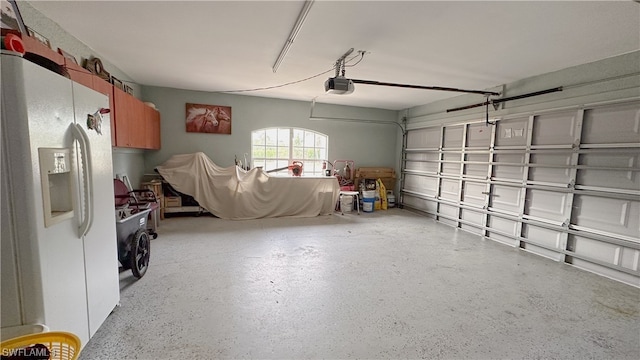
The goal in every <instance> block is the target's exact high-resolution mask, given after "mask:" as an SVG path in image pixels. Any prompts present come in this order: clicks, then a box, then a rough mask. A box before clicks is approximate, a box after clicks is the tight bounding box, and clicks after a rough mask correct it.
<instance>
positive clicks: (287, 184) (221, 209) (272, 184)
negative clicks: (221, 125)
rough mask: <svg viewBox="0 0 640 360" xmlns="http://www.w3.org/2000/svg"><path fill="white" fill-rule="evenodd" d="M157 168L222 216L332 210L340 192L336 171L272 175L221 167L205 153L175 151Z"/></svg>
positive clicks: (236, 217) (298, 214) (241, 217)
mask: <svg viewBox="0 0 640 360" xmlns="http://www.w3.org/2000/svg"><path fill="white" fill-rule="evenodd" d="M156 170H157V171H158V173H159V174H160V175H162V177H163V179H164V180H165V181H167V182H168V183H169V184H171V186H172V187H173V188H175V189H176V190H177V191H179V192H181V193H184V194H187V195H191V196H193V198H194V199H195V200H196V201H197V202H198V203H199V204H200V206H201V207H203V208H204V209H206V210H207V211H209V212H210V213H211V214H213V215H215V216H217V217H219V218H222V219H234V220H246V219H258V218H267V217H281V216H294V217H313V216H318V215H329V214H332V213H333V211H334V207H335V204H336V202H337V201H338V197H339V194H340V186H339V184H338V180H337V179H336V178H335V177H332V176H318V177H312V176H301V177H298V176H295V177H280V176H269V174H267V173H266V172H265V171H263V170H262V169H260V168H254V169H251V170H248V171H247V170H243V169H241V168H240V167H238V166H230V167H221V166H218V165H216V164H215V163H213V161H211V159H209V157H207V155H205V154H204V153H202V152H197V153H193V154H182V155H174V156H172V157H171V158H170V159H169V160H167V161H166V162H165V163H164V164H162V165H160V166H157V167H156Z"/></svg>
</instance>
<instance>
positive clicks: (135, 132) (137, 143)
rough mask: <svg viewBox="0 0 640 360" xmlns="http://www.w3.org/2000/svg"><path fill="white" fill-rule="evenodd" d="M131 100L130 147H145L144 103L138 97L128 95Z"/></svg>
mask: <svg viewBox="0 0 640 360" xmlns="http://www.w3.org/2000/svg"><path fill="white" fill-rule="evenodd" d="M128 97H129V101H130V102H131V114H130V115H131V118H130V119H129V121H130V123H129V139H130V142H131V145H130V146H131V147H134V148H138V149H145V148H146V143H147V136H148V135H147V123H146V119H145V107H146V106H145V105H144V103H143V102H142V101H140V100H139V99H137V98H135V97H133V96H131V95H128Z"/></svg>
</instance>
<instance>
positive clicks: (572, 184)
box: [567, 180, 576, 189]
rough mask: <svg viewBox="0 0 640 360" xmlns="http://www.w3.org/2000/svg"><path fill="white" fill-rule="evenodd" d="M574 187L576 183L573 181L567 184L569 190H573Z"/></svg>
mask: <svg viewBox="0 0 640 360" xmlns="http://www.w3.org/2000/svg"><path fill="white" fill-rule="evenodd" d="M575 186H576V181H575V180H571V181H569V183H568V184H567V188H569V189H573V188H574V187H575Z"/></svg>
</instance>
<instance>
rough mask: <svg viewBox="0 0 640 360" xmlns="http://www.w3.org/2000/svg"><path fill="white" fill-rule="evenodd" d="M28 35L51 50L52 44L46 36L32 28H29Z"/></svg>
mask: <svg viewBox="0 0 640 360" xmlns="http://www.w3.org/2000/svg"><path fill="white" fill-rule="evenodd" d="M27 33H28V34H29V36H31V37H32V38H34V39H36V40H38V41H40V42H41V43H42V44H43V45H45V46H46V47H48V48H49V49H51V42H49V39H47V38H46V37H44V35H42V34H40V33H38V32H37V31H35V30H33V29H32V28H30V27H27Z"/></svg>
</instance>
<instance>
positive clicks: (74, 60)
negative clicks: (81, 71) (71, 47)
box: [58, 48, 78, 65]
mask: <svg viewBox="0 0 640 360" xmlns="http://www.w3.org/2000/svg"><path fill="white" fill-rule="evenodd" d="M58 53H59V54H60V55H62V56H64V58H65V59H68V60H70V61H71V62H72V63H74V64H76V65H78V60H76V58H75V56H73V55H71V54H69V53H68V52H66V51H64V50H62V49H60V48H58Z"/></svg>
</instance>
